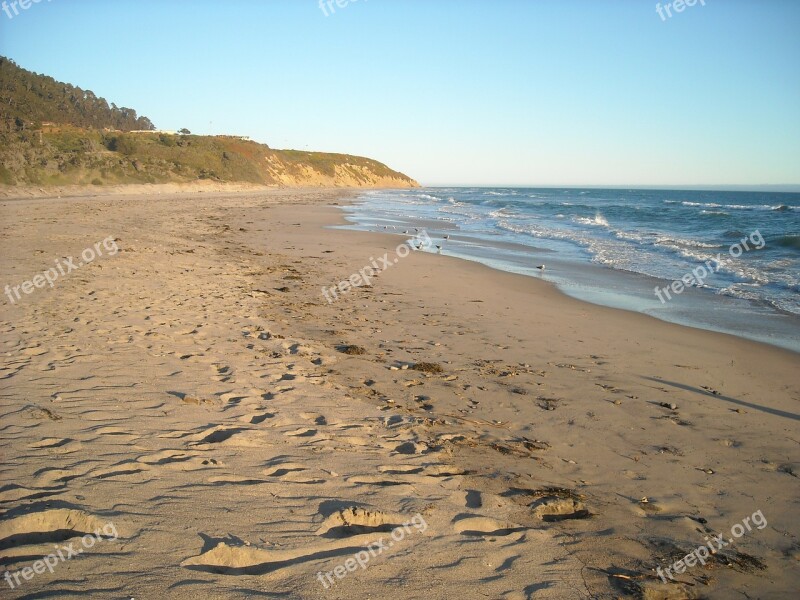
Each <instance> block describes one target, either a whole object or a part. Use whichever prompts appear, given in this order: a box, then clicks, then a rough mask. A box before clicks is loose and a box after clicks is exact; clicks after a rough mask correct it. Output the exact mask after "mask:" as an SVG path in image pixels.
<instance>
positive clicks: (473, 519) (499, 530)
mask: <svg viewBox="0 0 800 600" xmlns="http://www.w3.org/2000/svg"><path fill="white" fill-rule="evenodd" d="M453 529H455V531H456V533H460V534H461V535H475V536H483V535H488V536H506V535H511V534H512V533H516V532H520V531H526V530H527V527H523V526H522V525H517V524H514V523H508V522H503V521H496V520H495V519H491V518H489V517H482V516H477V515H473V514H469V513H465V514H461V515H458V516H456V517H455V518H454V519H453Z"/></svg>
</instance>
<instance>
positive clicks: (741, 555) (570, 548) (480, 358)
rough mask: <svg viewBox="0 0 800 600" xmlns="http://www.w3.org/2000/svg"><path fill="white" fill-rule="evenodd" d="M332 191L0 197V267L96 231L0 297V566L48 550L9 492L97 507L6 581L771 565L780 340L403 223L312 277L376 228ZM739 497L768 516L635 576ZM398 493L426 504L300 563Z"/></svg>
mask: <svg viewBox="0 0 800 600" xmlns="http://www.w3.org/2000/svg"><path fill="white" fill-rule="evenodd" d="M353 193H354V192H353V191H352V190H292V189H282V190H272V191H270V192H267V193H258V194H252V193H242V194H234V195H230V194H225V193H221V194H218V195H206V194H202V195H186V196H185V197H181V196H172V197H169V198H154V197H151V196H147V195H143V196H131V197H127V198H125V199H124V200H123V199H122V198H118V197H101V198H79V199H70V200H66V199H64V200H62V201H58V200H56V201H52V202H42V201H38V200H37V201H34V200H31V201H13V202H9V201H0V210H2V216H3V220H2V223H3V230H4V231H3V233H4V234H5V235H4V236H3V240H4V242H3V251H4V254H5V256H7V261H4V265H3V278H2V279H3V281H4V283H5V282H18V281H22V280H24V279H29V278H30V277H31V276H33V275H34V274H35V273H37V272H40V271H41V270H42V269H43V268H46V266H48V265H49V262H50V261H51V257H57V256H68V255H72V256H77V255H78V254H79V253H80V252H81V250H82V249H83V248H86V247H90V246H91V245H92V243H93V242H96V241H97V240H101V239H104V238H106V237H107V236H109V235H110V236H113V238H114V239H115V240H118V241H117V242H116V243H117V244H118V245H119V249H120V250H119V253H118V254H116V255H115V256H103V257H99V258H97V260H95V261H94V262H93V263H92V264H91V265H89V266H86V267H83V268H81V269H80V270H79V271H77V272H74V273H71V274H69V275H68V276H65V277H64V278H63V279H62V280H59V281H58V282H57V284H56V286H55V287H54V288H52V289H50V288H47V287H46V288H44V289H37V290H35V291H34V293H33V294H31V295H30V296H27V297H25V298H24V301H23V302H21V303H19V304H17V305H15V306H9V305H8V302H7V301H5V300H4V302H3V304H2V305H0V306H2V323H0V326H1V328H2V331H3V336H2V340H3V346H4V351H5V356H6V357H7V358H6V361H5V364H4V366H3V369H4V370H3V372H2V377H3V379H2V381H3V385H2V390H0V391H1V392H2V394H1V395H0V411H2V415H3V417H4V419H3V420H4V423H5V432H6V433H5V436H4V439H3V441H2V442H0V443H2V448H3V452H4V454H5V455H6V457H7V460H6V461H4V465H3V466H2V467H0V468H1V469H2V472H3V474H4V476H5V478H6V480H8V481H13V482H14V483H15V484H16V486H15V487H7V488H5V489H4V490H3V491H2V492H0V510H2V516H3V521H2V522H1V523H0V544H2V540H4V539H8V534H9V532H8V531H7V529H8V528H9V527H11V525H10V524H11V523H14V527H16V529H14V531H15V533H14V534H13V535H15V536H17V537H16V538H15V539H17V541H18V542H19V546H18V547H15V548H13V549H11V550H8V549H6V550H4V551H3V554H4V556H6V557H7V560H6V564H5V568H7V569H8V570H9V571H16V570H18V569H20V568H23V567H25V566H27V565H28V564H29V562H30V561H27V558H26V557H31V556H35V555H37V553H40V554H41V555H45V554H47V553H48V552H52V545H50V544H47V543H44V544H42V543H41V540H43V539H47V535H48V534H46V533H42V531H43V530H42V526H41V525H40V526H38V528H37V529H36V530H35V531H34V530H33V529H30V525H28V526H27V527H28V529H26V526H25V523H24V522H23V521H20V520H19V519H23V518H24V517H25V515H29V514H35V515H36V518H37V519H38V522H39V523H43V524H44V525H43V527H44V530H47V531H50V532H57V531H63V530H67V529H69V528H70V527H71V526H70V525H69V523H75V522H81V523H88V524H91V523H94V522H96V523H100V524H103V523H106V522H109V521H113V523H114V524H115V526H116V529H117V530H118V531H119V539H118V540H114V541H113V542H112V541H105V542H103V544H102V545H99V547H98V549H97V550H96V551H95V550H92V551H91V552H90V551H87V552H86V553H85V556H83V557H82V560H81V561H72V562H70V563H69V564H68V565H62V566H60V567H58V568H57V569H56V571H55V573H53V574H51V573H48V572H45V573H44V574H40V575H37V576H36V577H35V578H34V579H33V580H32V581H28V582H26V583H25V587H24V588H20V593H22V592H23V591H24V593H25V594H30V593H34V592H37V591H39V592H44V591H47V592H50V593H53V590H59V591H60V593H62V594H68V593H78V592H79V591H81V589H82V586H84V585H86V586H89V587H91V588H92V589H95V590H106V591H107V593H111V594H112V595H113V594H115V593H116V594H120V593H122V592H120V591H119V590H123V591H124V594H125V595H129V596H133V597H139V596H142V597H149V596H151V595H154V594H156V593H163V591H165V590H170V594H172V595H174V597H177V598H184V597H185V598H191V597H196V595H197V594H206V595H209V594H212V595H213V594H217V595H218V596H219V597H230V598H237V597H242V598H244V597H249V596H251V595H253V594H258V593H263V592H267V591H269V592H272V593H285V594H289V595H295V596H298V597H303V598H328V597H331V596H330V594H332V593H333V594H335V595H336V596H335V597H339V596H338V594H342V596H341V597H345V596H347V597H366V596H368V595H370V594H375V593H377V592H376V589H377V590H380V593H381V594H382V595H386V596H388V595H390V594H391V595H395V596H397V597H400V598H418V597H427V598H445V597H447V596H450V595H452V593H453V591H456V592H457V593H462V594H465V595H466V596H469V595H470V594H471V593H473V592H474V591H475V590H479V591H480V592H481V593H483V594H484V595H487V596H489V597H496V598H503V599H506V600H522V599H525V598H529V597H530V595H531V594H533V593H534V592H535V595H536V597H537V598H538V597H542V598H565V597H603V598H605V597H609V598H610V597H616V596H620V595H621V596H623V597H628V596H631V597H635V596H636V595H637V594H638V595H640V596H641V595H643V594H649V595H652V597H656V595H657V594H660V596H657V597H675V598H678V597H680V598H684V597H697V596H698V595H701V594H702V595H703V596H706V597H710V598H725V597H730V596H731V595H732V594H733V593H741V592H743V591H746V592H747V593H750V594H751V595H759V596H760V597H764V598H768V597H776V598H777V597H781V595H782V594H786V593H789V592H790V591H792V590H794V589H796V588H797V585H798V582H800V569H798V557H800V541H799V540H798V532H797V530H796V523H797V518H796V515H797V506H796V497H797V491H798V490H797V488H798V483H797V475H796V473H797V472H798V470H800V464H798V463H797V462H796V460H793V458H792V457H794V456H797V444H798V441H797V440H796V439H795V437H796V422H797V421H798V420H800V410H798V398H800V389H798V386H797V383H796V381H795V378H794V377H793V376H792V373H793V372H796V370H797V366H798V357H797V355H796V354H794V353H792V352H790V351H788V350H781V349H778V348H774V347H772V346H767V345H763V344H759V343H757V342H752V341H748V340H743V339H740V338H735V337H733V336H730V335H726V334H720V333H714V332H708V331H704V330H697V329H694V328H689V327H684V326H680V325H675V324H670V323H666V322H663V321H660V320H658V319H655V318H653V317H649V316H647V315H643V314H638V313H631V312H628V311H621V310H618V309H612V308H606V307H602V306H597V305H593V304H588V303H585V302H582V301H580V300H575V299H572V298H569V297H568V296H565V295H564V294H563V293H562V292H561V291H559V290H558V289H557V288H556V287H555V286H553V285H551V284H548V285H543V282H541V281H537V280H534V279H532V278H529V277H526V276H523V275H516V274H511V273H506V272H502V271H497V270H495V269H491V268H489V267H485V266H483V265H480V264H477V263H473V262H468V261H464V260H462V259H456V258H453V257H447V256H438V255H435V254H428V253H420V252H410V253H409V254H408V256H405V257H402V258H401V257H399V255H398V262H397V263H394V262H392V261H391V260H390V264H391V265H392V266H391V267H390V268H386V269H385V270H383V271H382V272H381V273H379V274H378V275H377V277H375V278H374V281H373V285H372V286H371V287H357V288H353V289H350V290H349V291H348V292H347V293H342V294H341V295H340V297H339V298H338V299H337V300H335V301H334V302H332V303H328V302H327V301H326V300H325V298H324V297H323V295H322V289H323V288H324V287H330V286H334V285H337V284H338V282H341V281H344V280H346V279H347V278H349V277H350V276H351V275H352V274H353V273H357V272H358V271H359V269H362V268H363V267H364V266H365V265H368V264H371V262H372V261H371V260H370V259H371V258H377V257H381V256H383V255H384V254H386V255H387V257H388V258H389V259H391V258H392V257H393V256H394V253H396V252H397V244H398V242H399V240H398V239H397V238H396V237H394V236H390V235H384V234H381V233H363V234H354V233H353V232H352V231H349V230H340V229H331V228H330V227H331V226H333V225H335V223H336V222H337V221H339V220H341V221H344V217H343V214H342V212H341V210H340V209H338V208H337V207H336V206H335V204H338V203H341V202H346V201H347V200H348V198H351V197H352V196H353ZM415 367H416V368H415ZM672 407H674V408H672ZM54 509H57V510H54ZM758 510H761V511H763V513H762V514H763V516H764V517H765V519H766V520H767V522H768V523H769V526H768V527H765V528H764V529H758V528H754V529H753V530H752V531H750V532H748V533H747V534H746V535H744V536H742V537H741V538H740V539H737V540H736V543H735V544H733V545H732V546H731V547H730V548H726V549H725V551H724V552H720V553H719V554H718V555H717V556H716V558H715V559H714V560H712V561H709V562H708V564H707V565H704V566H702V567H695V568H693V569H689V570H688V571H687V572H686V573H683V574H682V575H681V576H680V578H679V579H676V581H671V582H669V583H665V582H663V581H662V580H661V579H660V577H659V575H658V573H657V569H658V568H662V572H664V571H663V570H664V569H666V568H669V567H670V566H671V565H672V564H673V563H674V562H675V560H677V559H679V558H681V557H683V556H686V555H688V554H689V552H690V551H692V550H693V549H695V548H696V547H697V546H698V545H700V544H701V543H702V540H703V536H708V535H711V534H712V532H724V531H728V530H730V529H731V527H732V526H733V525H734V524H736V523H740V522H742V519H743V518H744V517H747V516H750V515H753V514H755V513H756V511H758ZM58 511H62V512H58ZM56 512H58V514H56ZM415 515H422V516H423V517H424V520H425V523H426V530H425V531H424V532H423V531H422V530H420V531H419V533H417V532H414V534H413V535H409V536H408V537H407V539H405V540H403V541H402V544H401V543H400V542H398V547H397V548H396V549H393V550H392V551H391V552H387V553H386V554H385V555H384V556H374V557H372V559H371V561H370V563H369V565H368V566H367V567H365V568H363V569H362V568H360V567H359V568H358V570H357V571H356V572H353V573H350V574H349V575H348V576H347V579H345V580H341V581H340V580H339V579H334V581H335V582H336V583H335V585H334V587H332V589H331V590H328V589H327V588H323V587H322V586H321V584H320V581H318V580H317V578H318V573H323V574H325V573H329V572H336V571H334V570H335V569H336V568H337V566H338V565H339V564H340V563H343V562H344V561H345V560H346V559H347V558H348V557H349V556H352V555H354V554H355V553H356V552H357V551H359V549H363V548H366V547H368V546H369V544H373V543H375V542H376V539H377V538H378V537H380V536H381V535H383V536H384V537H386V536H387V535H388V533H387V532H388V531H389V528H390V527H391V526H393V525H400V524H402V523H407V522H409V521H410V519H412V518H413V517H414V516H415ZM64 519H67V521H66V523H65V521H64ZM80 519H83V520H82V521H81V520H80ZM92 519H94V521H92ZM86 526H89V525H86ZM37 532H38V533H37ZM387 539H388V538H387ZM48 541H49V540H48ZM120 552H122V553H124V554H125V558H124V566H123V565H122V564H121V563H120V558H119V553H120ZM15 557H16V558H15ZM724 561H727V562H724ZM762 566H763V567H765V568H763V569H762V568H761V567H762ZM142 573H147V574H148V577H141V574H142ZM337 577H338V576H337ZM77 581H80V582H81V583H75V582H77ZM326 581H327V580H326ZM432 584H435V585H432ZM531 586H534V587H533V588H532V587H531ZM440 589H441V590H443V591H442V592H441V593H440V592H439V591H438V590H440ZM113 590H117V591H116V592H114V591H113ZM98 593H102V592H98ZM648 597H650V596H648Z"/></svg>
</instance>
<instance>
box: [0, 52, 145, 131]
mask: <svg viewBox="0 0 800 600" xmlns="http://www.w3.org/2000/svg"><path fill="white" fill-rule="evenodd" d="M43 122H52V123H58V124H70V125H75V126H77V127H83V128H95V129H102V128H104V127H107V128H110V129H119V130H122V131H130V130H133V129H155V128H154V127H153V124H152V123H151V122H150V119H148V118H147V117H139V116H137V114H136V111H135V110H133V109H132V108H124V107H122V108H117V106H116V105H115V104H113V103H112V104H111V105H110V106H109V104H108V102H107V101H106V100H105V99H104V98H99V97H97V96H96V95H95V94H94V92H92V91H91V90H82V89H81V88H79V87H75V86H72V85H70V84H68V83H61V82H60V81H56V80H55V79H53V78H52V77H48V76H46V75H38V74H36V73H32V72H31V71H26V70H25V69H23V68H21V67H19V66H17V64H16V63H14V61H12V60H10V59H8V58H5V57H2V56H0V131H3V130H5V131H20V130H23V129H28V128H29V127H30V124H33V125H34V128H38V127H39V126H40V125H41V123H43Z"/></svg>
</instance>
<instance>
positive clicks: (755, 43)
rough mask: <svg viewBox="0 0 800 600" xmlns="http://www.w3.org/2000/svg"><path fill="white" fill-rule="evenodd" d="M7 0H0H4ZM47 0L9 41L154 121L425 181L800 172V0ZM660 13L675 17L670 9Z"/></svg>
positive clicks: (797, 175)
mask: <svg viewBox="0 0 800 600" xmlns="http://www.w3.org/2000/svg"><path fill="white" fill-rule="evenodd" d="M6 1H7V2H8V1H10V0H6ZM334 8H335V13H333V14H330V11H329V16H327V17H326V16H325V15H324V14H323V12H322V10H320V7H319V4H318V0H216V1H209V0H191V1H188V0H181V1H179V0H114V1H113V2H111V1H108V0H50V1H48V0H42V1H41V2H40V3H37V4H32V5H31V6H30V7H29V8H28V9H27V10H22V11H20V13H19V15H17V16H15V17H14V18H12V19H9V18H8V17H7V16H6V14H5V13H3V12H0V54H3V55H6V56H8V57H10V58H12V59H13V60H15V61H16V62H17V63H18V64H20V65H21V66H22V67H25V68H27V69H30V70H33V71H36V72H40V73H46V74H48V75H51V76H53V77H55V78H56V79H59V80H63V81H67V82H70V83H73V84H75V85H79V86H81V87H83V88H86V89H91V90H93V91H94V92H95V93H97V94H98V95H100V96H103V97H105V98H106V99H107V100H109V101H110V102H111V101H113V102H115V103H116V104H117V105H118V106H128V107H131V108H134V109H136V110H137V111H138V112H139V113H140V114H143V115H146V116H148V117H150V119H152V121H153V122H154V123H155V124H156V126H158V127H160V128H163V129H178V128H181V127H188V128H189V129H191V130H192V131H193V132H194V133H236V134H244V135H250V136H251V137H252V138H253V139H256V140H258V141H262V142H266V143H268V144H269V145H270V146H272V147H275V148H297V149H313V150H325V151H335V152H346V153H351V154H359V155H365V156H369V157H372V158H376V159H378V160H381V161H383V162H386V163H387V164H388V165H389V166H391V167H393V168H396V169H398V170H401V171H404V172H406V173H407V174H409V175H411V176H413V177H415V178H417V179H418V180H419V181H420V182H421V183H423V184H428V185H436V184H470V185H492V184H507V185H512V184H516V185H524V184H533V185H625V186H632V185H686V184H786V183H793V184H796V183H800V35H799V34H798V32H800V1H798V0H705V6H703V5H701V4H700V3H699V0H698V3H697V4H696V5H695V6H693V7H687V8H685V9H684V10H683V12H680V13H675V12H674V11H673V16H672V17H669V18H666V20H662V19H661V18H660V17H659V16H658V14H657V12H656V3H655V2H653V1H651V0H580V1H579V0H541V1H537V0H480V1H478V0H357V1H352V0H351V2H350V3H349V5H347V6H346V7H344V8H337V7H336V4H335V2H334ZM665 17H666V15H665Z"/></svg>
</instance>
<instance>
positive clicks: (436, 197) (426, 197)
mask: <svg viewBox="0 0 800 600" xmlns="http://www.w3.org/2000/svg"><path fill="white" fill-rule="evenodd" d="M417 198H421V199H423V200H433V201H434V202H441V201H442V199H441V198H439V197H438V196H431V195H430V194H419V195H418V196H417Z"/></svg>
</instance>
